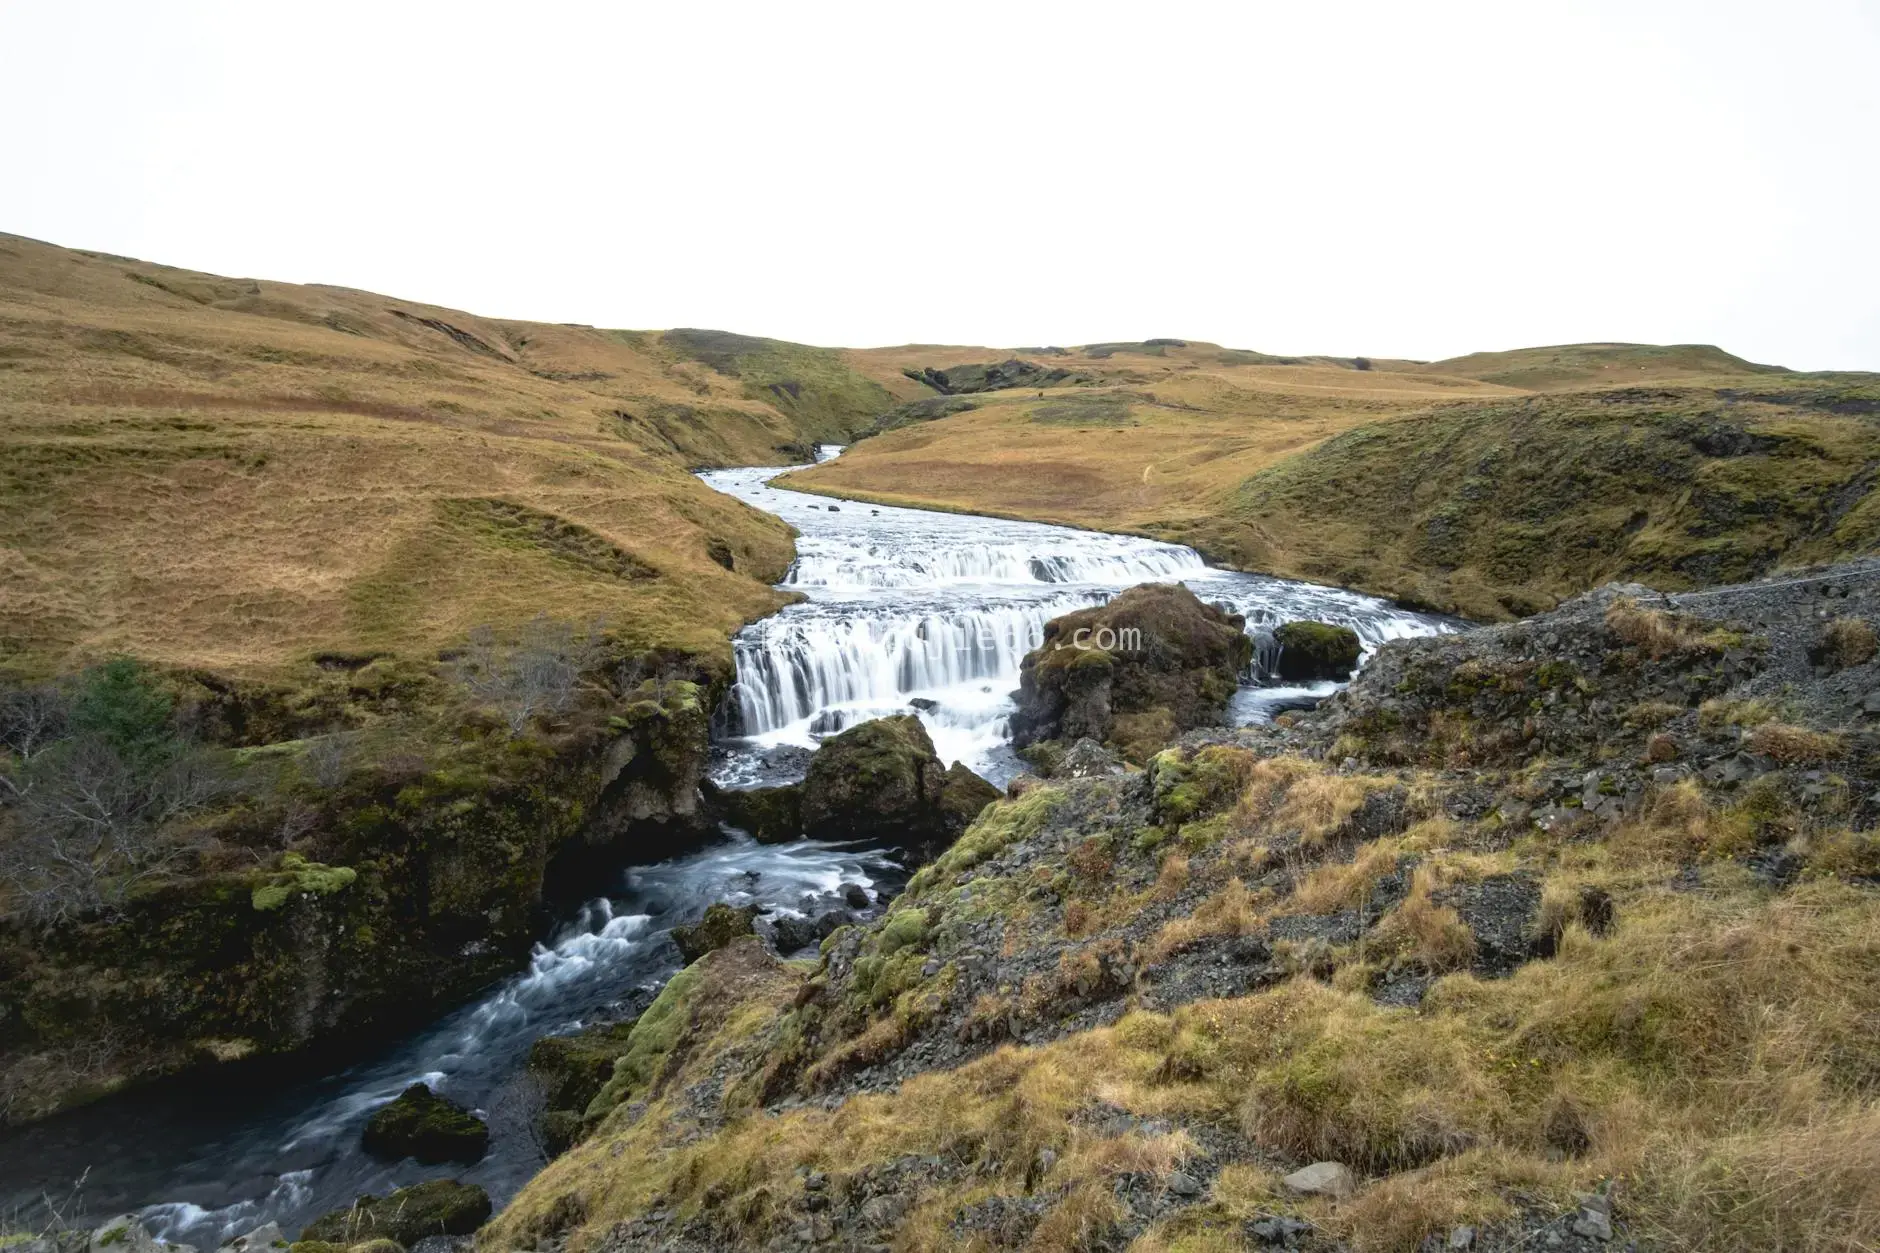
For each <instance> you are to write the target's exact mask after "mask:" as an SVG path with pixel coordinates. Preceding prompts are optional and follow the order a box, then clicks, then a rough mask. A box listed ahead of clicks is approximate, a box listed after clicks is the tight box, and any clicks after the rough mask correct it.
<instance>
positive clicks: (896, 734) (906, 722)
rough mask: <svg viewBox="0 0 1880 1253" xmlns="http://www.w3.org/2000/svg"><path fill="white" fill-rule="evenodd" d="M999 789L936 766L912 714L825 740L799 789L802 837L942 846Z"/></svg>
mask: <svg viewBox="0 0 1880 1253" xmlns="http://www.w3.org/2000/svg"><path fill="white" fill-rule="evenodd" d="M998 796H999V792H998V789H996V788H994V787H993V786H992V785H991V784H990V783H987V782H986V781H985V780H984V779H982V778H980V777H979V776H978V775H976V774H974V773H973V772H972V771H971V770H968V769H967V768H966V767H965V766H963V765H958V764H955V765H954V766H953V767H952V768H951V769H947V768H944V767H942V766H941V764H940V758H939V757H938V756H937V755H935V753H934V748H933V741H932V740H931V739H929V738H928V736H927V729H926V728H925V727H923V726H922V725H921V724H920V719H918V718H916V717H914V716H913V715H911V714H900V715H897V716H895V717H892V718H877V719H875V720H874V721H872V722H864V723H862V724H861V725H860V726H858V727H852V728H850V729H849V730H847V731H844V732H843V733H842V734H841V735H838V736H835V737H833V738H831V739H827V740H824V741H823V742H822V744H821V745H820V746H819V747H818V748H817V749H816V756H815V757H814V758H813V759H811V761H810V764H809V773H808V775H807V776H806V777H805V778H804V780H803V783H802V802H801V805H802V819H803V831H804V833H805V834H807V835H810V836H813V837H815V838H817V839H828V840H853V839H861V838H865V837H872V838H876V839H885V840H891V841H899V842H901V843H903V844H907V845H909V846H912V847H915V848H920V849H935V848H940V847H944V846H945V845H947V844H949V843H951V842H952V841H953V840H954V839H955V838H957V837H958V836H959V834H960V832H962V831H964V830H965V829H966V827H967V824H969V823H970V822H972V820H973V819H974V818H976V817H978V816H979V811H980V810H982V809H984V808H985V807H986V806H987V805H988V804H990V803H991V802H993V801H994V800H997V799H998Z"/></svg>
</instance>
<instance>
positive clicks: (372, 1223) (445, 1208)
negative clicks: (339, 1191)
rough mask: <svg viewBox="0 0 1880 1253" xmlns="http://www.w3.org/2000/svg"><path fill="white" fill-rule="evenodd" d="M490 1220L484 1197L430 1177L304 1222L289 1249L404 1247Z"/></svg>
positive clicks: (466, 1231)
mask: <svg viewBox="0 0 1880 1253" xmlns="http://www.w3.org/2000/svg"><path fill="white" fill-rule="evenodd" d="M489 1219H490V1198H489V1194H488V1193H487V1192H485V1191H484V1190H483V1189H482V1188H479V1187H476V1186H474V1185H471V1184H463V1183H458V1182H457V1181H456V1180H455V1179H433V1180H430V1181H429V1182H427V1183H420V1184H414V1185H413V1186H411V1187H409V1188H400V1189H399V1190H398V1191H396V1192H394V1193H392V1194H391V1195H390V1196H387V1197H384V1198H380V1197H376V1196H370V1195H368V1196H362V1197H360V1198H359V1199H358V1200H357V1201H355V1202H354V1203H353V1204H352V1206H351V1207H350V1208H348V1209H343V1210H335V1211H334V1212H333V1213H331V1214H327V1215H325V1216H324V1217H321V1218H316V1219H315V1220H314V1221H313V1222H311V1223H308V1224H307V1227H306V1229H305V1230H304V1231H302V1232H301V1233H300V1241H301V1242H300V1243H298V1244H296V1245H295V1246H294V1247H295V1248H296V1249H297V1250H299V1251H300V1253H328V1251H327V1249H325V1248H321V1249H308V1248H307V1247H306V1246H307V1244H309V1243H313V1244H318V1245H324V1246H336V1247H338V1248H342V1249H343V1248H347V1247H349V1246H351V1245H355V1244H359V1243H362V1242H364V1241H367V1240H396V1241H397V1242H398V1243H399V1244H402V1245H404V1246H406V1247H407V1248H409V1247H410V1246H412V1245H414V1244H416V1243H417V1242H418V1241H420V1240H423V1239H426V1238H427V1237H430V1236H467V1235H470V1234H471V1233H472V1232H474V1231H475V1230H476V1229H477V1228H478V1227H481V1226H482V1225H483V1224H484V1223H486V1222H488V1221H489Z"/></svg>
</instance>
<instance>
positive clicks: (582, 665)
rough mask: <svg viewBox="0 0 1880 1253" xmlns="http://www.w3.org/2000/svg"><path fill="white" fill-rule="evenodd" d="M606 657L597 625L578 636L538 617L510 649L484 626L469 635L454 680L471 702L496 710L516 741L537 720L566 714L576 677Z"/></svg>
mask: <svg viewBox="0 0 1880 1253" xmlns="http://www.w3.org/2000/svg"><path fill="white" fill-rule="evenodd" d="M605 652H606V644H605V642H604V641H603V640H602V638H601V633H600V626H599V624H598V623H596V624H595V625H594V626H593V627H590V628H588V629H586V630H578V629H576V628H575V626H574V625H573V624H572V623H569V622H562V621H557V620H554V619H551V618H548V617H545V616H540V615H538V616H537V617H535V618H533V619H531V620H530V621H529V622H528V623H527V625H525V626H524V627H523V628H522V630H521V632H520V633H519V635H518V636H517V639H516V642H515V643H513V644H504V643H502V642H501V641H499V640H498V639H497V638H496V632H495V631H494V630H493V629H491V628H490V627H487V626H481V627H478V628H477V629H476V630H474V631H472V632H471V633H470V639H469V642H468V645H467V647H466V648H465V649H464V652H463V655H462V656H461V657H459V658H458V660H457V664H456V676H457V680H458V682H459V683H461V684H462V685H463V686H464V688H465V689H466V690H467V691H468V692H469V693H470V696H471V698H472V699H473V700H475V701H477V702H478V703H480V704H483V705H487V706H489V707H491V708H493V709H495V710H496V711H497V713H498V714H499V715H500V716H501V717H502V719H503V722H504V723H505V724H506V725H507V726H508V727H509V730H510V733H511V734H512V735H520V734H522V732H523V731H524V730H526V729H527V728H528V725H529V723H530V722H532V721H533V720H534V719H535V718H536V717H537V716H539V715H541V714H549V713H565V712H566V711H567V710H568V709H569V708H571V707H572V706H573V704H574V699H575V694H576V693H577V692H578V691H579V690H580V684H581V677H582V676H583V675H584V674H586V673H587V672H588V671H590V670H592V669H594V668H595V667H596V666H597V665H599V664H600V662H601V660H602V658H603V656H604V655H605Z"/></svg>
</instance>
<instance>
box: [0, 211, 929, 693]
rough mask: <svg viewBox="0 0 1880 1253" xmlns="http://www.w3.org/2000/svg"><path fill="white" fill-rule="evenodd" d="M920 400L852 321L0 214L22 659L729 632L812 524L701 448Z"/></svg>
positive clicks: (796, 450)
mask: <svg viewBox="0 0 1880 1253" xmlns="http://www.w3.org/2000/svg"><path fill="white" fill-rule="evenodd" d="M891 403H892V398H891V397H890V396H889V394H888V393H887V392H886V391H885V390H884V389H882V388H881V387H880V386H879V385H878V384H875V383H874V382H872V381H870V379H868V378H867V377H866V376H864V375H863V374H861V373H859V372H857V371H855V370H854V369H852V368H850V367H849V366H848V365H847V363H846V362H845V359H844V358H843V356H842V355H841V354H840V353H837V352H834V351H830V350H823V349H813V348H805V347H802V346H799V345H790V344H783V343H779V342H777V341H770V340H753V339H748V338H745V337H740V336H726V335H722V334H719V333H716V332H699V331H674V332H667V333H665V334H663V335H662V334H660V333H657V332H628V331H605V330H597V329H595V328H593V327H585V326H564V325H548V324H540V323H526V322H512V321H503V320H499V319H492V318H484V317H479V316H476V315H473V314H468V313H462V312H458V311H455V310H449V309H439V308H434V307H432V306H429V305H421V304H416V303H413V302H411V301H406V300H401V299H396V298H392V297H387V296H379V295H374V294H371V293H368V292H358V291H350V290H345V289H341V288H332V287H319V286H296V285H293V284H285V283H272V282H266V281H257V280H247V279H227V278H220V277H217V276H214V275H208V274H197V273H192V272H189V271H184V270H176V269H170V268H167V267H163V266H157V265H151V264H147V263H145V262H141V261H132V260H128V259H125V258H120V257H109V256H104V255H100V254H94V253H85V252H76V251H71V250H68V249H63V248H56V247H53V246H50V245H47V244H42V243H37V242H35V241H32V240H27V239H21V238H18V237H15V236H0V413H3V414H4V421H3V422H0V585H3V586H4V587H5V589H6V595H5V596H4V597H0V672H8V671H10V672H14V673H23V674H38V673H46V672H51V671H56V670H60V669H65V668H70V667H71V666H74V665H76V664H79V663H81V662H82V661H84V660H86V659H89V658H95V657H98V656H102V655H105V654H108V653H112V652H120V651H122V652H130V653H134V654H136V655H138V656H140V657H143V658H145V659H147V660H150V661H155V662H159V663H165V664H173V665H179V666H199V667H208V668H213V669H218V670H226V671H234V672H242V673H267V672H277V671H280V670H281V669H282V668H283V667H289V666H291V665H293V664H294V663H296V662H299V661H304V659H306V658H307V657H309V656H312V655H314V654H319V653H327V652H345V651H360V650H380V649H388V650H398V651H417V652H434V651H435V650H437V649H438V648H440V647H445V646H448V645H449V644H450V643H451V642H452V641H454V640H456V639H459V638H461V636H462V635H463V634H464V633H465V632H466V631H467V630H468V629H469V628H470V627H472V626H474V625H477V624H480V623H493V624H497V625H501V624H504V623H513V622H516V621H520V620H522V619H526V618H528V617H530V616H532V615H534V614H536V613H538V612H543V611H548V612H552V613H553V614H555V615H558V616H563V617H569V618H581V619H586V618H592V617H596V616H603V617H606V618H607V619H609V620H610V621H611V622H613V623H614V624H616V626H617V627H618V629H619V630H621V631H622V632H624V633H625V634H626V636H627V637H628V641H629V643H630V644H632V645H634V646H639V647H648V648H651V647H674V648H681V649H685V650H688V651H713V650H722V648H723V645H724V640H725V638H726V637H727V636H728V634H729V633H730V632H731V631H733V630H734V629H735V628H736V627H737V625H738V624H739V623H741V622H743V621H746V620H748V619H750V618H752V617H754V616H757V615H760V614H763V613H766V612H768V611H770V610H772V609H774V608H775V607H776V606H777V604H778V603H779V601H778V598H777V596H776V595H775V594H774V593H773V592H772V591H771V590H770V589H769V587H768V584H769V583H770V582H771V581H773V580H774V579H776V578H777V577H779V575H780V573H781V571H782V570H783V569H784V567H785V565H786V564H787V563H788V561H789V559H790V555H791V548H790V537H789V534H788V531H787V528H785V527H784V526H783V525H782V524H780V523H778V522H776V521H775V520H774V519H771V518H768V517H766V516H763V515H760V514H758V513H756V512H754V511H752V510H750V509H747V508H745V507H744V506H742V505H740V504H737V503H736V502H733V501H730V500H727V499H726V498H725V497H723V496H720V495H718V494H717V493H714V492H711V491H708V490H707V489H705V488H704V487H703V486H701V485H700V484H699V483H697V482H696V481H695V480H694V479H693V478H692V476H691V475H690V473H689V471H690V470H691V469H693V468H696V467H698V466H703V465H725V464H750V463H757V464H762V463H766V462H772V463H774V462H779V461H788V460H792V459H800V458H802V457H803V456H804V454H805V453H806V452H807V449H808V446H809V445H810V444H812V443H814V442H816V441H819V440H825V439H840V438H845V437H846V436H847V435H848V434H849V433H850V432H851V431H852V430H853V429H856V428H858V427H860V426H862V425H865V423H866V420H867V419H868V418H870V417H872V415H873V414H874V413H875V412H877V411H879V410H880V409H882V408H886V407H888V406H889V405H890V404H891ZM727 562H728V563H729V565H730V567H731V568H729V569H727V568H726V563H727Z"/></svg>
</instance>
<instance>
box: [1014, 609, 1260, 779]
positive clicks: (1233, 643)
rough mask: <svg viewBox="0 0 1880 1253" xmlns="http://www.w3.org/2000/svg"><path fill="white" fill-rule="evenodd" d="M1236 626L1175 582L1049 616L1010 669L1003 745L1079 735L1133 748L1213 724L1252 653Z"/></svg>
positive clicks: (1233, 619)
mask: <svg viewBox="0 0 1880 1253" xmlns="http://www.w3.org/2000/svg"><path fill="white" fill-rule="evenodd" d="M1242 625H1243V623H1242V620H1241V618H1240V616H1239V615H1237V614H1226V613H1223V612H1221V611H1220V610H1219V609H1217V608H1215V607H1213V606H1211V605H1206V604H1203V603H1202V602H1201V600H1200V599H1199V598H1198V597H1196V596H1195V594H1194V593H1193V592H1191V591H1189V590H1188V589H1187V588H1186V587H1183V586H1182V585H1180V584H1178V583H1152V584H1147V585H1144V586H1142V587H1133V588H1130V589H1129V590H1128V591H1126V592H1124V593H1122V594H1121V595H1120V596H1118V597H1116V599H1114V600H1112V601H1111V602H1110V603H1109V604H1107V605H1101V606H1098V607H1096V608H1094V609H1081V610H1078V611H1077V612H1076V613H1069V614H1065V615H1064V616H1063V617H1061V618H1054V619H1053V620H1052V621H1051V622H1050V623H1049V624H1048V625H1046V627H1045V634H1044V643H1043V644H1042V645H1040V646H1039V647H1038V648H1037V649H1036V650H1035V651H1034V652H1032V653H1031V655H1030V656H1028V657H1026V658H1025V663H1024V667H1023V669H1022V671H1021V672H1020V676H1019V691H1018V712H1017V713H1016V714H1015V715H1013V718H1012V730H1013V743H1014V744H1016V745H1018V746H1019V747H1021V748H1022V747H1024V746H1026V745H1028V744H1034V743H1037V742H1038V741H1040V740H1052V739H1077V738H1082V737H1088V738H1090V739H1093V740H1097V741H1111V742H1114V743H1117V744H1119V745H1120V746H1122V747H1124V748H1125V749H1129V748H1131V747H1132V746H1133V747H1136V748H1137V749H1139V750H1140V749H1141V748H1142V747H1143V746H1145V745H1148V746H1154V745H1159V744H1160V743H1162V742H1166V741H1167V740H1168V739H1169V738H1171V737H1172V736H1174V735H1175V734H1177V733H1179V732H1181V731H1186V730H1189V729H1192V728H1194V727H1202V726H1209V725H1212V724H1216V723H1219V722H1220V721H1222V719H1223V718H1224V717H1225V716H1226V713H1227V702H1228V701H1229V700H1230V699H1231V698H1232V697H1233V695H1234V692H1235V691H1236V690H1237V689H1238V687H1239V685H1240V672H1241V671H1242V670H1243V669H1244V668H1245V667H1246V665H1247V663H1248V662H1249V661H1251V660H1252V656H1253V641H1251V640H1249V639H1248V638H1247V637H1246V635H1245V634H1244V633H1243V632H1242V630H1241V627H1242Z"/></svg>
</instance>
